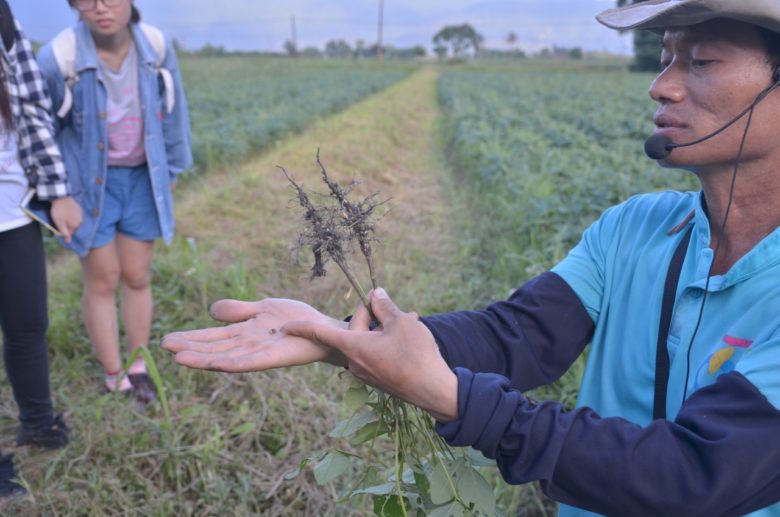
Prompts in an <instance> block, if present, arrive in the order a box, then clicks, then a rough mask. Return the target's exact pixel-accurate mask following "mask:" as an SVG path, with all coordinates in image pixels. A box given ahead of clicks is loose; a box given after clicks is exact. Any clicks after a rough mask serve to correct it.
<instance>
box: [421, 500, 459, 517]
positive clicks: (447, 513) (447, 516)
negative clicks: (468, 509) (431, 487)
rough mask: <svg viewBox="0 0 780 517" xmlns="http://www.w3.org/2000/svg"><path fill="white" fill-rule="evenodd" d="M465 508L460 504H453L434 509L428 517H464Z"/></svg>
mask: <svg viewBox="0 0 780 517" xmlns="http://www.w3.org/2000/svg"><path fill="white" fill-rule="evenodd" d="M464 515H465V514H464V512H463V506H462V505H461V504H460V503H458V502H452V503H450V504H448V505H445V506H439V507H438V508H434V509H433V510H431V512H430V513H429V514H428V517H463V516H464Z"/></svg>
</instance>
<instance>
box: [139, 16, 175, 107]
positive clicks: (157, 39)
mask: <svg viewBox="0 0 780 517" xmlns="http://www.w3.org/2000/svg"><path fill="white" fill-rule="evenodd" d="M139 26H140V28H141V31H142V32H143V33H144V36H146V39H147V40H149V43H150V44H151V45H152V48H153V49H154V52H155V53H156V54H157V61H156V62H155V67H156V69H157V73H158V74H160V78H161V79H162V82H163V86H164V87H165V106H166V110H167V111H168V113H171V112H172V111H173V106H174V105H175V104H176V96H175V90H174V88H173V75H172V74H171V72H170V70H168V69H167V68H163V66H162V65H163V63H164V62H165V57H166V53H167V51H168V47H167V46H166V44H165V36H163V33H162V31H161V30H160V29H158V28H157V27H154V26H152V25H149V24H148V23H143V22H142V23H140V24H139Z"/></svg>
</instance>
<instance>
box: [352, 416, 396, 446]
mask: <svg viewBox="0 0 780 517" xmlns="http://www.w3.org/2000/svg"><path fill="white" fill-rule="evenodd" d="M387 431H388V429H387V426H386V425H385V424H384V423H382V422H378V421H377V422H371V423H368V424H366V425H365V426H363V427H362V428H361V429H360V430H359V431H358V432H356V433H355V436H353V437H352V439H351V440H350V441H349V443H350V444H351V445H360V444H361V443H365V442H368V441H370V440H373V439H374V438H376V437H377V436H382V435H383V434H386V433H387Z"/></svg>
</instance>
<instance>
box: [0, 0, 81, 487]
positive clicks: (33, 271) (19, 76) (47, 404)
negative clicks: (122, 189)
mask: <svg viewBox="0 0 780 517" xmlns="http://www.w3.org/2000/svg"><path fill="white" fill-rule="evenodd" d="M0 35H2V45H0V73H1V74H2V76H0V79H2V80H0V328H2V333H3V337H4V350H3V352H4V358H5V369H6V372H7V374H8V379H9V381H10V383H11V387H12V388H13V393H14V398H15V399H16V402H17V405H18V406H19V420H20V421H21V426H20V428H19V432H18V433H17V436H16V441H17V444H18V445H34V446H39V447H45V448H51V449H55V448H60V447H64V446H65V445H66V444H67V443H68V428H67V426H66V425H65V422H64V420H63V418H62V415H61V414H58V415H55V414H54V411H53V408H52V402H51V393H50V389H49V364H48V351H47V343H46V330H47V327H48V318H47V300H46V298H47V291H46V269H45V268H46V263H45V256H44V248H43V240H42V238H41V231H40V227H39V225H38V224H37V223H36V222H35V221H34V220H33V219H31V218H30V216H29V215H28V212H26V211H25V210H24V209H23V208H22V206H21V205H22V202H23V199H25V195H26V194H27V193H28V192H29V191H30V189H34V197H35V198H37V199H35V202H36V203H37V204H38V205H39V206H42V205H45V206H48V207H49V208H50V210H49V213H50V218H51V220H50V222H51V223H53V225H54V226H56V228H57V230H58V231H59V233H60V234H61V236H62V238H63V239H64V240H65V241H70V239H71V236H72V234H73V232H75V231H76V229H77V228H78V226H79V225H80V224H81V208H80V207H79V205H78V203H76V202H75V201H74V200H73V199H72V198H71V197H70V187H69V184H68V178H67V175H66V173H65V167H64V165H63V162H62V157H61V155H60V151H59V149H58V147H57V144H56V142H55V140H54V134H53V133H54V131H53V123H52V120H51V118H50V116H49V109H50V107H51V101H50V99H49V96H48V93H47V91H46V85H45V82H44V80H43V77H42V76H41V73H40V71H39V70H38V66H37V64H36V61H35V56H34V55H33V52H32V47H31V45H30V42H29V41H28V40H27V39H26V37H25V36H24V34H23V32H22V30H21V28H20V27H19V25H18V24H17V23H16V21H15V20H14V18H13V15H12V14H11V11H10V8H9V7H8V4H7V3H6V1H5V0H0ZM20 493H25V490H24V488H23V487H22V486H20V485H19V484H17V483H16V481H15V472H14V466H13V455H11V454H7V455H2V454H0V497H3V496H9V495H15V494H20Z"/></svg>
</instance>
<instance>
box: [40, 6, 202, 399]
mask: <svg viewBox="0 0 780 517" xmlns="http://www.w3.org/2000/svg"><path fill="white" fill-rule="evenodd" d="M68 3H69V4H70V6H71V7H72V8H73V9H74V10H75V11H76V12H78V14H79V21H78V22H77V23H76V25H75V26H74V27H72V28H69V29H67V30H65V31H63V32H62V33H61V34H60V35H59V36H57V37H56V38H55V39H54V40H52V41H51V42H50V43H48V44H47V45H45V46H44V47H43V48H42V49H41V51H40V53H39V55H38V60H39V64H40V66H41V70H42V71H43V74H44V76H45V77H46V81H47V83H48V87H49V91H50V93H51V95H52V99H53V102H54V110H55V111H56V112H57V117H56V134H57V141H58V143H59V144H60V147H61V149H62V154H63V157H64V160H65V166H66V168H67V170H68V172H69V173H70V175H71V180H70V181H71V185H72V187H73V191H74V197H75V199H76V200H77V201H78V202H79V204H80V205H81V207H82V209H83V210H84V224H83V225H82V227H81V228H80V229H79V231H78V232H76V234H75V235H74V236H73V239H72V241H71V242H70V243H69V244H67V245H68V247H70V248H71V249H72V250H73V251H74V252H76V253H77V254H78V255H79V257H80V258H81V266H82V273H83V284H84V290H83V296H82V309H83V314H84V322H85V325H86V329H87V333H88V335H89V338H90V340H91V341H92V344H93V346H94V348H95V351H96V353H97V358H98V360H99V361H100V363H101V365H102V367H103V370H104V374H105V379H104V382H105V387H106V389H108V390H109V391H121V392H128V393H130V392H131V391H132V392H133V393H134V394H135V395H136V397H137V398H138V399H139V400H141V401H143V402H148V401H150V400H152V399H153V398H154V396H155V393H154V389H153V386H152V383H151V382H150V379H149V377H148V375H147V373H146V365H145V364H144V362H143V358H142V357H139V359H138V360H137V361H136V362H135V363H134V364H133V365H132V366H131V367H130V370H129V376H127V377H125V376H124V375H123V374H122V364H123V363H122V359H121V355H120V346H119V342H120V337H119V316H118V313H119V311H118V308H117V304H116V301H115V300H116V298H115V296H116V291H117V289H119V291H120V294H121V314H122V319H123V322H124V328H125V334H126V338H127V342H128V346H129V351H130V352H132V351H133V350H134V349H136V348H138V347H140V346H143V345H146V344H147V343H148V342H149V334H150V330H151V323H152V290H151V264H152V252H153V247H154V241H155V240H157V239H158V238H162V239H163V240H164V241H165V242H166V243H169V242H170V241H171V239H172V237H173V229H174V220H173V199H172V191H173V188H174V185H175V183H176V177H177V176H178V174H180V173H182V172H183V171H184V170H186V169H187V168H188V167H190V165H191V164H192V156H191V150H190V130H189V117H188V113H187V104H186V101H185V98H184V93H183V91H182V81H181V78H180V75H179V67H178V64H177V61H176V56H175V53H174V50H173V47H172V45H171V44H170V42H169V41H168V40H167V39H165V38H163V36H162V34H161V33H160V32H159V30H157V29H155V28H154V27H151V26H149V25H146V24H143V23H141V16H140V13H139V11H138V9H137V8H136V6H135V5H134V3H133V0H68Z"/></svg>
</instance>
